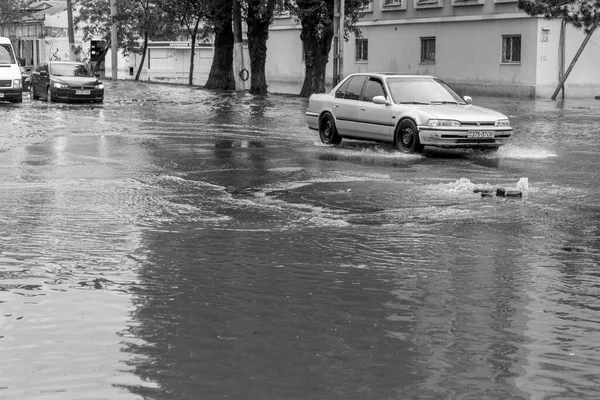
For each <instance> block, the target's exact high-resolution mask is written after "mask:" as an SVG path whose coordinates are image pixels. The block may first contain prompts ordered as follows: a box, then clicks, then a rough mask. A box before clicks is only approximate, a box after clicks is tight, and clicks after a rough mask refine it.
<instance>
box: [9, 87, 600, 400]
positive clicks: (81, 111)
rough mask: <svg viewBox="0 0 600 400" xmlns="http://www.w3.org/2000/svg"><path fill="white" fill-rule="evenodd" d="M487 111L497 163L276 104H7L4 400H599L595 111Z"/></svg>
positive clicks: (200, 100) (125, 98)
mask: <svg viewBox="0 0 600 400" xmlns="http://www.w3.org/2000/svg"><path fill="white" fill-rule="evenodd" d="M474 102H475V104H478V105H483V106H488V107H491V108H494V109H496V110H498V111H501V112H504V113H505V114H507V115H509V117H510V119H511V121H512V124H513V127H514V130H515V136H514V140H513V141H512V143H511V144H509V145H507V146H505V147H503V148H501V149H500V151H499V152H498V153H497V154H481V153H478V152H472V151H463V150H461V151H442V150H426V152H425V153H423V154H422V155H406V154H401V153H398V152H395V151H393V150H392V148H391V146H388V145H384V144H375V143H369V142H353V141H343V142H342V144H341V145H340V146H339V147H327V146H325V145H322V144H321V143H320V142H319V140H318V135H317V134H316V132H313V131H310V130H308V129H307V128H306V126H305V122H304V111H305V110H306V106H307V100H306V99H301V98H297V97H294V96H286V95H269V96H267V97H254V96H251V95H248V94H236V93H218V92H209V91H204V90H199V89H193V88H187V87H179V86H163V85H153V84H145V83H134V82H130V81H118V82H107V98H106V100H105V103H104V105H94V106H90V105H65V104H50V105H48V104H45V103H43V102H40V101H30V100H29V99H28V97H27V96H26V97H25V100H24V102H23V104H22V105H9V104H0V118H1V121H2V126H1V127H0V131H1V133H0V204H2V207H1V209H0V399H10V400H12V399H18V400H25V399H36V400H37V399H43V400H46V399H60V400H64V399H118V400H120V399H124V400H129V399H177V400H179V399H224V398H227V399H257V400H264V399H282V400H287V399H298V400H300V399H302V400H304V399H315V400H317V399H319V400H320V399H356V400H359V399H360V400H362V399H376V400H387V399H419V400H429V399H432V400H437V399H484V400H492V399H493V400H496V399H497V400H504V399H597V398H599V397H600V316H599V314H598V311H599V310H600V301H599V293H600V292H599V289H600V268H599V265H600V176H599V174H600V172H599V169H598V164H599V161H600V160H599V157H598V154H599V152H600V113H599V112H598V109H599V106H600V101H596V100H567V101H565V102H560V101H559V102H553V101H549V100H529V99H528V100H515V99H502V98H483V97H482V98H477V97H475V99H474ZM486 188H488V189H493V190H496V188H506V189H514V190H521V191H522V193H523V197H521V198H507V197H496V196H485V197H484V196H482V195H481V194H480V193H475V192H474V190H475V189H486Z"/></svg>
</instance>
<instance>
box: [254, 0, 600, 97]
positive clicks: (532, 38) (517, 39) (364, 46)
mask: <svg viewBox="0 0 600 400" xmlns="http://www.w3.org/2000/svg"><path fill="white" fill-rule="evenodd" d="M358 26H359V27H360V29H361V32H362V35H361V37H355V36H351V37H350V40H349V41H347V42H345V43H344V44H343V71H342V72H343V75H344V76H346V75H348V74H350V73H353V72H368V71H378V72H405V73H415V74H431V75H436V76H439V77H441V78H442V79H444V80H445V81H447V82H448V83H449V84H451V85H452V86H453V87H455V88H456V89H458V90H460V91H461V92H462V93H464V94H490V95H508V96H518V97H541V98H546V97H547V98H550V97H551V96H552V95H553V93H554V92H555V90H556V89H557V87H558V85H559V82H560V77H561V76H562V75H561V74H562V73H563V71H565V70H567V69H568V67H569V65H570V63H571V61H572V60H573V58H574V57H575V55H576V53H577V51H578V50H579V48H580V46H581V44H582V43H583V41H584V39H585V37H586V34H585V33H584V32H583V31H582V30H579V29H576V28H574V27H572V26H570V25H564V24H562V23H561V20H558V19H552V20H547V19H544V18H535V17H530V16H529V15H527V14H526V13H524V12H522V11H520V10H519V9H518V8H517V2H516V0H408V1H407V0H373V1H372V2H371V4H370V5H369V7H367V8H366V9H365V10H364V12H363V18H361V19H360V21H359V23H358ZM268 44H269V51H268V54H267V68H266V73H267V79H268V80H269V82H273V83H275V84H283V85H288V86H291V85H292V86H293V85H297V86H298V87H301V85H302V81H303V79H304V64H303V61H302V42H301V41H300V27H299V26H298V25H297V24H296V22H295V21H294V20H293V19H291V18H285V17H283V18H281V17H280V18H278V19H277V20H276V21H275V24H274V25H273V27H272V30H271V34H270V37H269V43H268ZM333 57H334V54H333V53H332V54H330V58H329V61H330V62H329V64H328V73H327V77H328V81H329V82H328V83H329V86H331V85H332V83H333V67H332V65H333V63H332V62H331V61H332V60H333ZM599 65H600V32H596V33H594V34H593V35H592V36H591V37H590V41H589V42H588V44H587V46H586V47H585V49H584V50H583V52H582V53H581V56H580V57H579V59H578V61H577V63H576V64H575V65H574V67H573V68H572V70H571V73H570V74H569V76H568V79H567V80H566V83H565V85H564V87H565V90H564V94H565V96H566V97H587V96H594V95H599V94H600V70H599V69H598V66H599ZM562 94H563V93H562V92H561V93H560V95H561V96H562Z"/></svg>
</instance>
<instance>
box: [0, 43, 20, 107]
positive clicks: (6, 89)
mask: <svg viewBox="0 0 600 400" xmlns="http://www.w3.org/2000/svg"><path fill="white" fill-rule="evenodd" d="M0 101H11V102H14V103H21V102H22V101H23V82H21V69H20V68H19V63H18V61H17V57H15V50H14V49H13V47H12V43H11V42H10V39H8V38H5V37H0Z"/></svg>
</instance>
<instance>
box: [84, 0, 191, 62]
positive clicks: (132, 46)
mask: <svg viewBox="0 0 600 400" xmlns="http://www.w3.org/2000/svg"><path fill="white" fill-rule="evenodd" d="M165 1H166V0H165ZM116 4H117V15H116V17H115V22H116V23H117V38H118V41H119V42H118V43H117V47H118V48H119V49H121V50H122V51H123V53H124V54H125V55H127V54H129V53H132V52H138V53H139V51H140V50H139V40H141V39H143V38H144V36H145V34H146V33H147V34H148V36H149V38H150V39H151V40H161V39H172V38H174V37H176V36H177V35H178V34H179V31H178V30H177V27H178V24H174V23H173V19H172V18H171V17H170V16H169V15H168V14H167V13H166V12H165V11H164V7H163V6H162V4H161V1H159V0H117V3H116ZM77 7H78V10H79V13H78V14H79V15H77V16H76V17H75V20H74V23H75V24H76V26H78V28H79V27H81V28H80V29H81V30H82V32H83V40H91V39H92V38H101V39H102V40H104V41H105V42H106V43H107V45H109V46H110V40H111V35H110V29H111V26H112V22H113V19H112V17H111V10H110V0H78V1H77Z"/></svg>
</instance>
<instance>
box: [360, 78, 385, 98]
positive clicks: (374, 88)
mask: <svg viewBox="0 0 600 400" xmlns="http://www.w3.org/2000/svg"><path fill="white" fill-rule="evenodd" d="M375 96H383V97H385V91H384V90H383V85H382V84H381V81H380V80H379V79H375V78H371V79H369V80H368V81H367V83H366V85H365V89H364V91H363V98H362V100H363V101H373V97H375Z"/></svg>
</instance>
